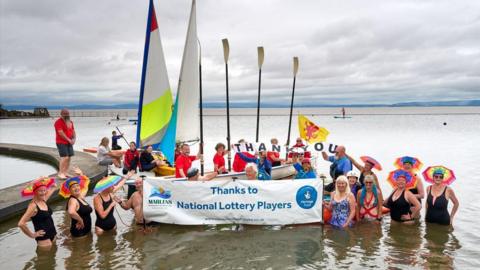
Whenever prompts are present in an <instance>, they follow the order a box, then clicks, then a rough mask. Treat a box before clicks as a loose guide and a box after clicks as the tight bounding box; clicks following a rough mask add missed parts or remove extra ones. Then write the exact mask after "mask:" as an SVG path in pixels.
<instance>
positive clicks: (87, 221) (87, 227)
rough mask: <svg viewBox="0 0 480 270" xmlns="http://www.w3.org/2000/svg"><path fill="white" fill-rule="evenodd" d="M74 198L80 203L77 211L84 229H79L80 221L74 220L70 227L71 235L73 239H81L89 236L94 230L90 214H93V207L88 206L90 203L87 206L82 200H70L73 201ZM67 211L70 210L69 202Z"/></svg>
mask: <svg viewBox="0 0 480 270" xmlns="http://www.w3.org/2000/svg"><path fill="white" fill-rule="evenodd" d="M72 198H74V199H76V200H77V201H78V204H79V205H80V206H79V207H78V210H77V214H78V215H79V216H80V217H81V218H82V220H83V225H84V226H83V229H80V230H79V229H77V227H76V225H77V223H78V221H77V220H76V219H73V218H72V223H71V225H70V233H71V234H72V236H73V237H81V236H84V235H86V234H88V233H89V232H90V231H91V230H92V217H91V216H90V214H91V213H92V211H93V210H92V207H90V205H88V203H87V204H86V205H85V204H83V202H82V201H81V200H79V199H78V198H76V197H70V198H69V199H68V200H71V199H72ZM67 210H68V202H67Z"/></svg>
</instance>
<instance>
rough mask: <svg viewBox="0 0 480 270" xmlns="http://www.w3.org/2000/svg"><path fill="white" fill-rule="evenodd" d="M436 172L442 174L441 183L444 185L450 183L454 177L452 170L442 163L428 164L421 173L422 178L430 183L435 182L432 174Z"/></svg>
mask: <svg viewBox="0 0 480 270" xmlns="http://www.w3.org/2000/svg"><path fill="white" fill-rule="evenodd" d="M437 174H440V175H443V181H442V184H445V185H450V184H451V183H453V181H455V179H456V178H455V174H454V173H453V171H452V170H450V169H449V168H447V167H445V166H442V165H438V166H430V167H428V168H426V169H425V171H423V173H422V175H423V178H425V181H427V182H429V183H432V184H435V181H434V179H433V176H434V175H437Z"/></svg>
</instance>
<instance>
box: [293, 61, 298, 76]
mask: <svg viewBox="0 0 480 270" xmlns="http://www.w3.org/2000/svg"><path fill="white" fill-rule="evenodd" d="M297 72H298V57H296V56H295V57H293V76H297Z"/></svg>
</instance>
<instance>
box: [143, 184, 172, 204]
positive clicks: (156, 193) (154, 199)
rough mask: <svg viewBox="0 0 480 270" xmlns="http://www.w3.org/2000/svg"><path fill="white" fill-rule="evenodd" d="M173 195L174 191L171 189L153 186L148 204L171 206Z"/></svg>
mask: <svg viewBox="0 0 480 270" xmlns="http://www.w3.org/2000/svg"><path fill="white" fill-rule="evenodd" d="M171 197H172V193H171V192H170V191H169V190H165V189H163V188H161V187H158V188H156V187H152V190H151V191H150V196H148V204H149V205H157V206H171V205H172V201H171V200H170V198H171Z"/></svg>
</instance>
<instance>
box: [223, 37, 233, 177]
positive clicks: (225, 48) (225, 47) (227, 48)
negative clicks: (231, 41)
mask: <svg viewBox="0 0 480 270" xmlns="http://www.w3.org/2000/svg"><path fill="white" fill-rule="evenodd" d="M222 44H223V57H224V59H225V81H226V92H227V145H228V170H229V171H231V170H232V165H231V160H232V156H231V154H230V150H231V149H230V148H231V146H230V100H229V96H228V56H229V54H230V46H229V45H228V39H226V38H224V39H222Z"/></svg>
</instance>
